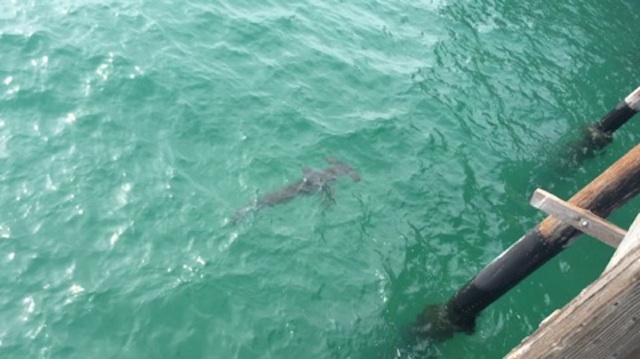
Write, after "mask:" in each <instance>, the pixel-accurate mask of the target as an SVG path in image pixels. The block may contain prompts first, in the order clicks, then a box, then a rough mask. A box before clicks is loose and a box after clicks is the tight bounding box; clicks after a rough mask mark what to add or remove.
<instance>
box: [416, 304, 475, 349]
mask: <svg viewBox="0 0 640 359" xmlns="http://www.w3.org/2000/svg"><path fill="white" fill-rule="evenodd" d="M475 328H476V318H475V317H470V318H469V317H461V316H459V315H456V314H455V313H454V312H453V311H452V310H450V308H449V306H448V305H447V303H442V304H431V305H428V306H426V307H425V309H424V310H423V311H422V313H420V315H419V316H418V321H417V323H416V324H415V325H414V328H413V331H414V333H415V335H416V336H417V337H419V338H421V339H427V340H431V341H439V342H441V341H445V340H447V339H449V338H451V337H452V336H453V334H455V333H456V332H462V333H466V334H473V332H474V331H475Z"/></svg>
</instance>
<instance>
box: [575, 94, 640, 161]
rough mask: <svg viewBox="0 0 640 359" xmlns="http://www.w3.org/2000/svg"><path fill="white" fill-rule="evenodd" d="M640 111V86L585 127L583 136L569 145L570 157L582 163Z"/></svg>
mask: <svg viewBox="0 0 640 359" xmlns="http://www.w3.org/2000/svg"><path fill="white" fill-rule="evenodd" d="M639 111H640V87H638V88H637V89H635V90H634V91H633V92H631V93H630V94H629V95H628V96H627V97H626V98H625V99H624V100H622V101H620V103H618V105H617V106H616V107H615V108H614V109H613V110H611V111H610V112H609V113H608V114H606V115H605V116H604V117H602V118H601V119H600V121H598V122H597V123H595V124H592V125H589V126H587V127H586V128H585V130H584V134H583V136H582V138H581V139H580V140H579V141H577V142H576V143H574V144H572V145H570V146H569V148H570V150H569V154H568V158H569V159H570V160H571V161H572V162H573V163H581V162H582V160H583V159H585V158H590V157H593V154H594V153H595V152H596V151H598V150H600V149H602V148H604V147H605V146H607V145H608V144H609V143H611V141H612V140H613V132H615V131H616V130H617V129H619V128H620V127H621V126H622V125H624V124H625V123H627V121H629V120H630V119H631V118H632V117H633V116H634V115H635V114H636V113H638V112H639Z"/></svg>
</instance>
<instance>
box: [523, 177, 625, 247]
mask: <svg viewBox="0 0 640 359" xmlns="http://www.w3.org/2000/svg"><path fill="white" fill-rule="evenodd" d="M530 203H531V205H532V206H533V207H535V208H537V209H539V210H542V211H544V212H546V213H548V214H550V215H552V216H554V217H556V218H557V219H559V220H561V221H563V222H565V223H567V224H569V225H571V226H573V227H574V228H576V229H578V230H579V231H581V232H583V233H586V234H588V235H590V236H592V237H594V238H597V239H599V240H601V241H602V242H604V243H606V244H608V245H610V246H612V247H614V248H617V247H618V245H620V242H622V239H623V238H624V236H625V235H626V233H627V232H626V231H625V230H624V229H622V228H620V227H618V226H616V225H615V224H613V223H611V222H608V221H606V220H605V219H603V218H600V217H598V216H596V215H595V214H593V213H591V212H589V211H587V210H585V209H583V208H580V207H578V206H576V205H574V204H571V203H568V202H565V201H563V200H561V199H560V198H558V197H556V196H554V195H553V194H551V193H549V192H547V191H545V190H542V189H540V188H538V189H537V190H536V191H535V192H534V193H533V196H531V201H530Z"/></svg>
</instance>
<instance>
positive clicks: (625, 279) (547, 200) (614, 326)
mask: <svg viewBox="0 0 640 359" xmlns="http://www.w3.org/2000/svg"><path fill="white" fill-rule="evenodd" d="M531 204H532V205H533V206H534V207H536V208H538V209H541V210H543V211H545V212H547V213H549V214H551V215H552V216H554V217H556V218H558V219H559V220H561V221H563V222H565V223H568V224H571V225H572V226H574V227H576V228H577V229H580V231H582V232H584V233H587V234H589V235H591V236H593V237H595V238H598V239H600V240H602V241H603V242H605V243H607V244H609V245H612V246H614V247H617V250H616V252H615V253H614V255H613V256H612V258H611V260H610V262H609V264H608V265H607V267H606V268H605V270H604V272H603V274H602V275H601V276H600V278H598V279H597V280H596V281H595V282H593V283H592V284H591V285H590V286H588V287H587V288H585V289H584V290H583V291H582V292H581V293H580V294H579V295H578V296H577V297H575V298H574V299H573V300H572V301H571V302H569V303H568V304H567V305H566V306H565V307H564V308H562V309H560V310H556V311H555V312H553V313H552V314H551V315H549V316H548V317H547V318H546V319H545V320H544V321H543V322H542V323H541V324H540V327H539V328H538V330H537V331H536V332H534V333H533V334H532V335H530V336H529V337H527V338H525V339H524V340H523V341H522V343H520V345H519V346H518V347H516V348H514V349H513V350H512V351H511V352H510V353H509V354H508V355H507V356H506V357H505V358H507V359H516V358H630V359H631V358H640V214H639V215H638V216H637V217H636V219H635V221H634V222H633V224H632V225H631V228H630V229H629V231H628V232H626V231H624V230H622V229H621V228H619V227H617V226H615V225H613V224H611V223H609V222H607V221H606V220H604V219H602V218H600V217H597V216H595V215H593V214H592V213H590V212H588V211H585V210H583V209H581V208H578V207H576V206H573V205H571V204H568V203H566V202H563V201H562V200H560V199H558V198H557V197H555V196H553V195H551V194H549V193H546V192H544V191H541V190H538V191H536V193H534V195H533V197H532V199H531Z"/></svg>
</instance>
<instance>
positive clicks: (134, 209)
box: [0, 0, 640, 359]
mask: <svg viewBox="0 0 640 359" xmlns="http://www.w3.org/2000/svg"><path fill="white" fill-rule="evenodd" d="M638 14H640V3H639V2H637V1H635V0H604V1H603V0H588V1H584V0H583V1H578V0H568V1H563V2H558V1H550V0H542V1H535V2H519V3H514V2H508V1H504V0H494V1H480V0H460V1H456V0H419V1H400V0H390V1H385V2H380V1H361V0H356V1H349V2H347V1H331V0H329V1H312V0H306V1H305V0H302V1H284V0H270V1H256V0H253V1H250V0H234V1H231V0H213V1H208V0H186V1H174V2H163V1H149V0H107V1H95V0H76V1H71V0H50V1H42V0H24V1H21V0H2V1H1V2H0V54H1V55H0V184H1V191H0V358H16V359H21V358H56V359H57V358H221V359H232V358H243V359H244V358H363V359H368V358H406V359H408V358H418V357H441V358H499V357H502V356H503V355H505V354H506V353H507V352H508V351H509V350H510V349H511V348H512V347H513V346H515V345H517V344H518V343H519V342H520V340H521V339H522V338H523V337H525V336H526V335H528V334H530V333H531V332H532V331H533V330H534V329H535V328H536V327H537V325H538V323H539V322H540V321H541V320H542V319H543V318H544V317H546V316H547V315H548V314H550V313H551V312H552V311H553V310H555V309H557V308H558V307H561V306H563V305H564V304H565V303H567V302H568V301H569V300H570V299H571V298H572V297H573V296H575V295H576V294H578V293H579V292H580V290H581V289H582V288H583V287H584V286H585V285H587V284H588V283H590V282H591V281H592V280H594V279H595V278H597V276H598V275H599V273H600V272H601V271H602V270H603V268H604V266H605V264H606V262H607V260H608V258H609V257H610V256H611V254H612V250H611V249H609V248H607V247H606V246H604V245H602V244H600V243H598V242H596V241H595V240H593V239H591V238H588V237H582V238H581V239H580V240H578V241H576V243H575V244H574V245H572V246H571V247H570V248H569V249H567V250H566V251H565V252H563V253H561V254H560V255H559V256H558V257H556V258H555V259H554V260H552V261H551V262H549V263H548V264H547V265H546V266H545V267H543V268H542V269H540V270H539V271H537V272H536V273H534V274H533V275H532V276H531V277H529V278H528V279H526V280H525V281H524V282H523V283H521V284H520V285H519V286H517V287H516V288H514V289H513V290H512V291H511V292H510V293H509V294H508V295H506V296H505V297H503V298H502V299H500V300H499V301H497V302H496V303H495V304H494V305H492V306H490V307H489V308H488V309H487V310H486V311H485V312H484V313H483V314H482V316H481V317H480V319H479V320H478V327H477V330H476V332H475V333H474V334H473V335H465V334H458V335H456V336H454V337H453V338H452V339H451V340H449V341H446V342H443V343H436V344H431V345H429V346H428V347H426V348H424V347H421V348H419V349H416V346H407V345H405V344H403V340H402V337H403V333H404V332H406V330H407V328H408V327H410V325H411V324H412V323H413V321H414V320H415V318H416V316H417V314H418V313H419V312H420V311H421V310H422V308H423V307H424V305H426V304H428V303H438V302H441V301H444V300H446V299H447V298H449V296H451V295H452V294H453V293H454V292H455V290H456V289H458V288H459V287H461V286H462V285H463V284H464V283H465V282H466V281H468V280H469V279H470V278H471V277H472V276H473V275H474V274H476V273H477V272H478V270H480V269H481V268H482V267H483V266H484V265H486V264H487V263H489V262H490V261H491V260H492V259H493V258H494V257H495V256H497V255H498V254H499V253H501V252H502V251H503V250H504V249H505V248H507V247H508V246H509V245H510V244H511V243H513V242H514V241H515V240H517V239H518V238H519V237H520V236H521V235H522V234H523V233H524V232H525V231H526V230H528V229H529V228H531V227H532V226H534V225H535V224H536V223H537V222H538V221H539V220H541V219H542V218H543V217H544V216H543V215H542V214H540V213H538V212H537V211H536V210H534V209H532V208H530V207H529V205H528V199H529V197H530V195H531V193H532V191H533V190H534V189H535V188H536V187H542V188H545V189H547V190H550V191H552V192H553V193H555V194H556V195H558V196H560V197H563V198H568V197H570V196H571V195H572V194H573V193H575V192H576V191H577V190H578V189H579V188H581V187H582V186H583V185H584V184H586V183H588V182H589V181H590V180H591V179H592V178H594V177H595V176H596V175H597V174H599V173H600V172H601V171H602V170H603V169H605V168H606V167H607V166H608V165H610V164H611V163H612V162H614V161H615V160H616V159H617V158H619V157H620V156H621V155H623V154H624V153H625V152H626V151H628V150H629V149H630V148H632V147H633V146H634V145H635V144H636V143H637V142H638V139H639V136H638V133H639V131H640V122H638V121H640V120H637V119H636V120H632V121H631V122H630V123H628V124H626V125H625V126H624V127H622V128H621V129H620V130H619V132H617V133H616V134H615V139H614V141H613V143H612V144H610V145H609V146H608V147H607V148H606V149H605V150H603V151H600V152H598V153H597V155H596V156H595V157H593V158H590V159H588V160H586V161H584V162H581V163H578V164H576V163H571V161H566V157H567V155H566V147H567V145H568V144H570V143H571V142H572V141H574V140H576V139H578V138H579V137H580V128H581V127H582V126H584V125H586V124H588V123H591V122H594V121H596V120H598V119H599V118H600V117H601V116H602V115H604V114H605V113H606V112H608V111H609V110H610V109H612V108H613V107H614V106H615V105H616V104H617V103H618V102H619V101H620V100H621V99H622V98H624V96H626V95H627V94H628V93H629V92H630V91H632V90H633V89H635V88H636V87H637V86H638V85H640V73H639V72H638V67H639V66H640V41H638V34H639V33H640V26H639V25H638V24H640V16H639V15H638ZM634 121H635V122H634ZM327 156H333V157H336V158H338V159H340V160H341V161H344V162H345V163H348V164H350V165H351V166H352V167H353V168H354V169H356V170H357V171H358V173H359V174H360V177H361V178H362V180H361V181H360V182H358V183H354V182H352V181H351V180H349V179H348V178H340V179H339V180H338V181H337V183H335V185H334V189H335V203H334V204H331V205H328V204H327V203H323V200H322V197H321V196H302V197H299V198H296V199H295V200H293V201H291V202H289V203H286V204H283V205H281V206H275V207H273V208H267V209H264V210H262V211H259V212H256V213H253V214H250V215H248V216H247V217H246V218H245V219H244V221H242V222H240V223H238V224H236V225H232V224H231V223H229V220H228V219H229V217H231V216H233V214H234V212H235V211H236V210H237V209H238V208H240V207H242V206H243V205H245V204H246V203H248V202H250V201H252V200H254V199H255V198H258V197H259V196H261V195H264V194H266V193H268V192H269V191H272V190H274V189H277V188H279V187H282V186H284V185H286V184H287V183H290V182H292V181H295V180H297V179H299V178H300V177H301V176H302V168H303V167H312V168H319V169H322V168H325V167H326V166H328V165H327V164H326V163H325V162H324V158H325V157H327ZM639 205H640V202H639V201H638V200H634V201H631V202H630V203H629V204H627V205H626V206H625V207H623V208H622V209H620V210H619V211H618V212H616V213H615V214H614V215H613V216H612V217H611V220H612V221H614V222H616V223H617V224H619V225H620V226H623V227H627V226H628V225H629V224H630V222H631V221H632V219H633V218H634V217H635V214H636V213H637V212H638V208H640V207H639ZM418 346H419V345H418Z"/></svg>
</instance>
